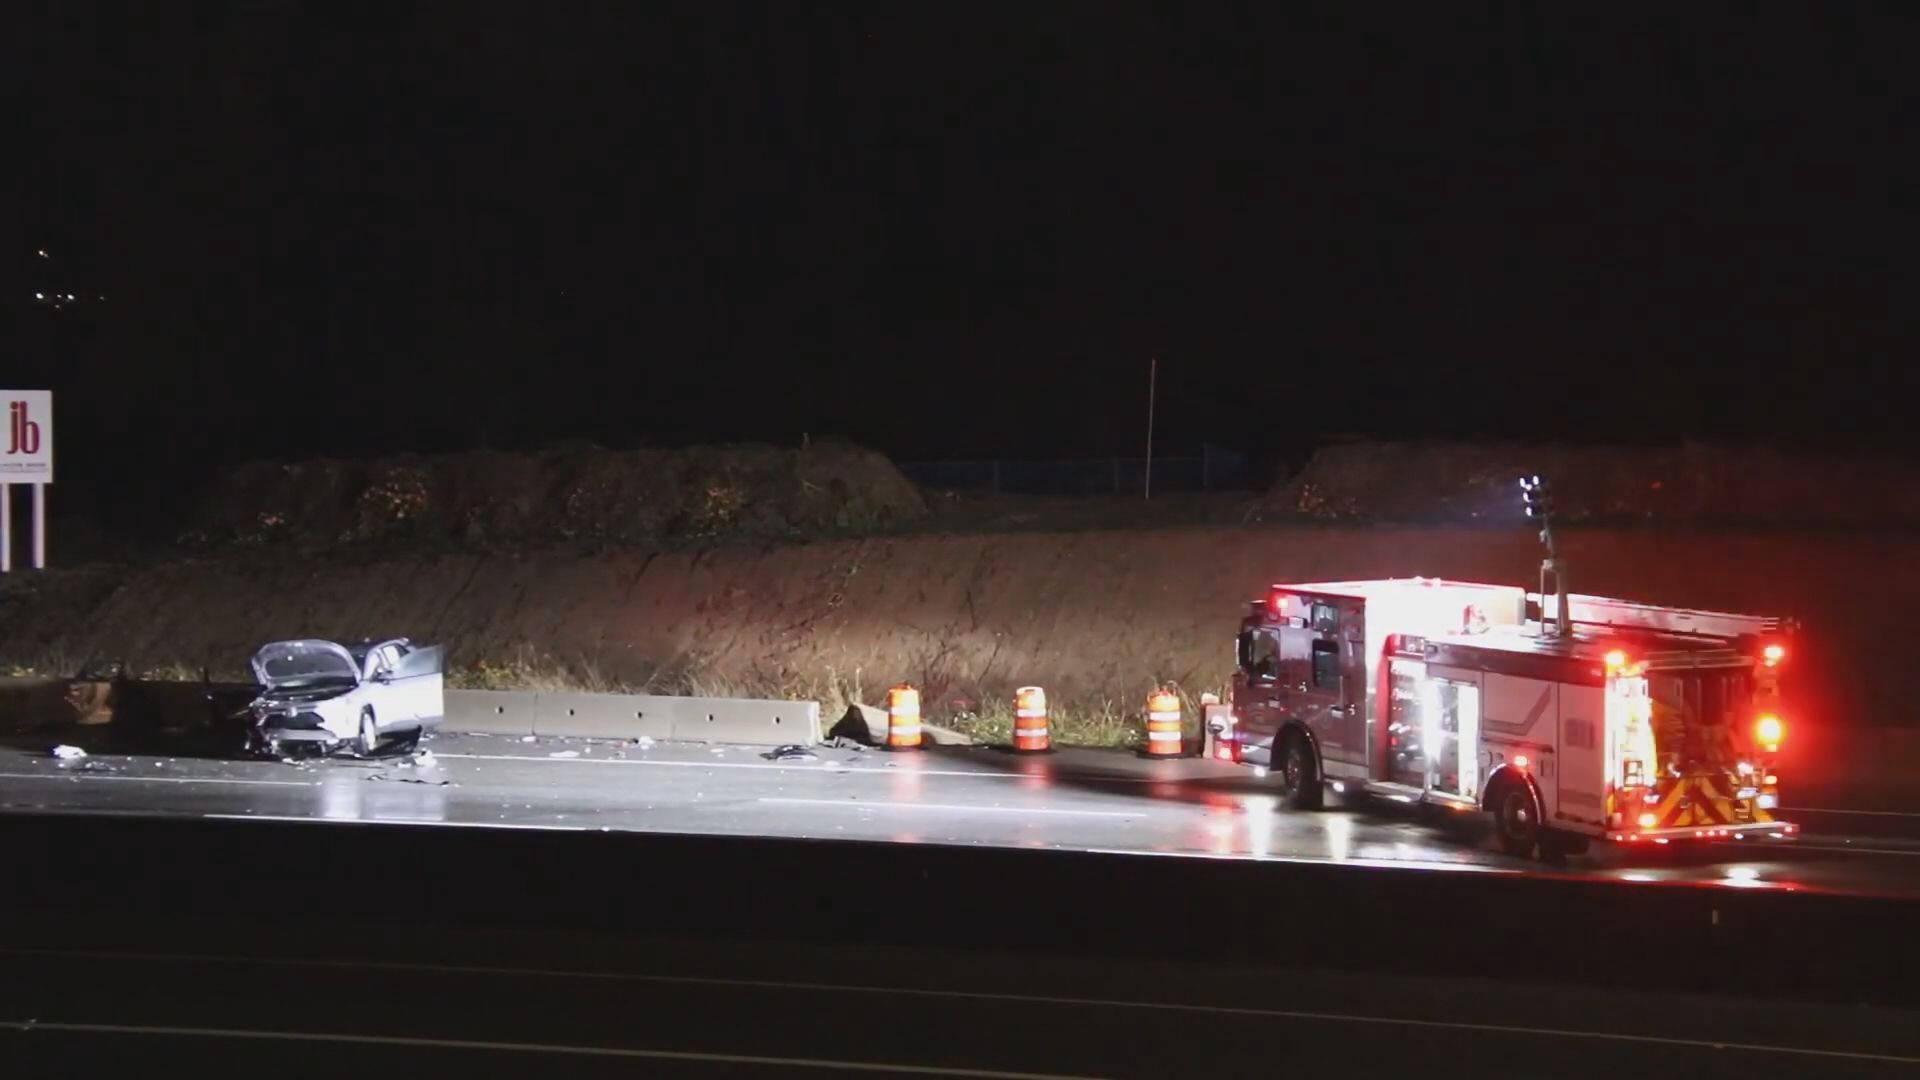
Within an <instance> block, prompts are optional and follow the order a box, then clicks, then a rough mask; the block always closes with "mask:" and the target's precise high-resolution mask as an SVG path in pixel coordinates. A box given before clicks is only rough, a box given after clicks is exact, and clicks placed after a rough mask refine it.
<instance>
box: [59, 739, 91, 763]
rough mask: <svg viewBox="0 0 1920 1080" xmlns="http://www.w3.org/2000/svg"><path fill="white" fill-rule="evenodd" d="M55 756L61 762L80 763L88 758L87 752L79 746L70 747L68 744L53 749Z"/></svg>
mask: <svg viewBox="0 0 1920 1080" xmlns="http://www.w3.org/2000/svg"><path fill="white" fill-rule="evenodd" d="M53 756H54V757H57V758H59V759H60V760H61V761H78V760H80V759H81V758H83V757H86V756H87V752H86V751H85V750H82V749H80V748H79V747H77V746H68V745H67V744H66V743H61V744H60V745H59V746H56V747H54V748H53Z"/></svg>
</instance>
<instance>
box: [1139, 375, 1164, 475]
mask: <svg viewBox="0 0 1920 1080" xmlns="http://www.w3.org/2000/svg"><path fill="white" fill-rule="evenodd" d="M1159 381H1160V358H1159V357H1157V356H1156V357H1153V358H1152V359H1150V360H1148V361H1147V480H1146V484H1145V486H1144V488H1143V496H1144V497H1145V498H1148V499H1151V498H1153V390H1154V384H1155V383H1157V382H1159Z"/></svg>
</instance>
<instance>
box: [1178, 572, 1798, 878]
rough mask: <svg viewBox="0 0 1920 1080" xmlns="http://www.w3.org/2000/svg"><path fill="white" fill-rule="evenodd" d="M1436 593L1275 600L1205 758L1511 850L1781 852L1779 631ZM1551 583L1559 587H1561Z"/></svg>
mask: <svg viewBox="0 0 1920 1080" xmlns="http://www.w3.org/2000/svg"><path fill="white" fill-rule="evenodd" d="M1558 569H1559V567H1558V565H1557V563H1556V561H1555V560H1551V559H1550V560H1548V562H1547V563H1546V564H1545V565H1544V566H1543V578H1542V590H1541V591H1540V592H1537V593H1536V592H1529V591H1526V590H1524V589H1521V588H1517V587H1511V586H1501V585H1480V584H1469V583H1464V582H1454V581H1441V580H1432V579H1424V578H1413V579H1394V580H1374V581H1341V582H1320V583H1307V584H1279V585H1274V586H1272V588H1271V589H1270V590H1269V591H1268V593H1267V595H1266V596H1264V597H1262V598H1260V599H1259V600H1255V601H1252V602H1251V603H1250V605H1249V608H1248V611H1247V614H1246V617H1245V618H1244V619H1243V620H1242V622H1241V627H1240V634H1239V637H1238V639H1237V654H1238V655H1237V657H1236V659H1237V663H1236V665H1235V667H1236V670H1235V672H1234V676H1233V682H1232V690H1231V696H1230V698H1229V700H1228V701H1227V702H1225V703H1220V704H1213V705H1209V706H1208V707H1207V708H1206V713H1207V717H1206V726H1207V733H1208V738H1209V749H1208V753H1209V754H1210V755H1212V756H1214V757H1216V758H1220V759H1223V760H1228V761H1234V762H1239V763H1242V764H1246V765H1251V766H1256V767H1261V768H1264V769H1269V770H1271V771H1272V772H1273V773H1274V774H1276V775H1277V776H1278V778H1279V783H1280V787H1281V793H1282V796H1283V798H1284V799H1285V801H1286V802H1287V804H1288V805H1290V806H1291V807H1294V808H1296V809H1315V808H1318V807H1319V806H1320V805H1321V800H1322V798H1323V792H1324V789H1325V788H1326V787H1329V786H1331V787H1333V788H1334V789H1335V790H1336V791H1350V790H1356V791H1358V792H1363V793H1366V794H1369V795H1374V796H1379V797H1384V798H1387V799H1392V800H1397V801H1400V802H1408V803H1422V804H1436V805H1439V806H1444V807H1450V808H1453V809H1459V810H1474V811H1486V812H1489V813H1491V814H1492V815H1493V821H1494V828H1495V832H1496V833H1497V835H1498V837H1499V841H1500V844H1501V846H1502V847H1503V848H1504V849H1505V850H1506V851H1507V852H1508V853H1510V854H1513V855H1518V856H1522V857H1531V856H1533V855H1535V854H1536V853H1537V854H1539V855H1541V856H1542V857H1546V858H1552V857H1556V856H1558V855H1562V854H1578V853H1580V852H1582V851H1584V850H1586V848H1587V845H1588V843H1589V842H1590V841H1591V840H1592V839H1594V838H1600V839H1604V840H1608V841H1615V842H1622V843H1653V844H1665V843H1669V842H1671V841H1676V840H1680V839H1682V838H1701V837H1705V838H1722V837H1728V838H1731V837H1740V838H1750V837H1756V834H1757V835H1758V836H1765V837H1771V838H1775V839H1781V838H1785V837H1787V836H1789V835H1791V834H1793V833H1795V832H1797V828H1796V826H1794V825H1793V824H1790V823H1788V822H1785V821H1782V820H1779V819H1778V818H1777V817H1776V811H1777V810H1778V807H1779V776H1778V773H1777V772H1776V770H1775V759H1776V757H1777V755H1778V753H1779V750H1780V745H1781V743H1782V741H1783V740H1784V738H1785V736H1786V712H1785V709H1784V706H1783V703H1782V700H1781V695H1780V674H1781V670H1782V668H1783V667H1784V666H1785V664H1786V662H1787V659H1788V651H1789V648H1790V645H1791V630H1792V627H1791V625H1790V624H1786V623H1783V622H1782V621H1781V620H1779V619H1774V618H1767V617H1762V616H1755V615H1740V614H1732V613H1727V612H1716V611H1690V610H1684V609H1680V608H1671V607H1658V606H1654V605H1650V604H1639V603H1632V602H1629V601H1624V600H1610V599H1605V598H1602V597H1596V596H1581V595H1570V594H1567V593H1566V592H1564V591H1558V590H1556V591H1549V589H1548V587H1547V586H1548V581H1549V580H1552V581H1555V582H1560V581H1563V580H1564V579H1563V578H1562V577H1561V575H1560V574H1559V573H1557V571H1558ZM1546 571H1556V572H1554V573H1552V574H1551V575H1549V574H1548V573H1546Z"/></svg>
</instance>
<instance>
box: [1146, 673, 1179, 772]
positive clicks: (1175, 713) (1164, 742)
mask: <svg viewBox="0 0 1920 1080" xmlns="http://www.w3.org/2000/svg"><path fill="white" fill-rule="evenodd" d="M1184 739H1185V735H1184V733H1183V732H1182V731H1181V725H1180V698H1179V697H1178V696H1176V695H1175V694H1174V693H1173V692H1172V691H1170V690H1167V689H1165V688H1162V689H1159V690H1155V691H1154V692H1153V693H1151V694H1148V695H1147V741H1146V743H1145V744H1144V745H1142V746H1141V748H1140V750H1141V752H1142V753H1144V754H1146V755H1147V756H1148V757H1179V756H1180V755H1181V754H1183V753H1185V752H1186V745H1185V743H1184V741H1183V740H1184Z"/></svg>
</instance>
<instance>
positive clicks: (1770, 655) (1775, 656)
mask: <svg viewBox="0 0 1920 1080" xmlns="http://www.w3.org/2000/svg"><path fill="white" fill-rule="evenodd" d="M1786 658H1787V647H1786V646H1785V645H1769V646H1767V647H1766V648H1764V649H1762V650H1760V659H1761V660H1763V661H1765V662H1766V665H1767V666H1768V667H1774V666H1776V665H1778V664H1779V663H1780V661H1782V660H1785V659H1786Z"/></svg>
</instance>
